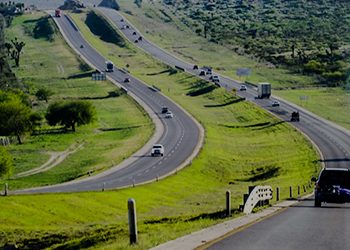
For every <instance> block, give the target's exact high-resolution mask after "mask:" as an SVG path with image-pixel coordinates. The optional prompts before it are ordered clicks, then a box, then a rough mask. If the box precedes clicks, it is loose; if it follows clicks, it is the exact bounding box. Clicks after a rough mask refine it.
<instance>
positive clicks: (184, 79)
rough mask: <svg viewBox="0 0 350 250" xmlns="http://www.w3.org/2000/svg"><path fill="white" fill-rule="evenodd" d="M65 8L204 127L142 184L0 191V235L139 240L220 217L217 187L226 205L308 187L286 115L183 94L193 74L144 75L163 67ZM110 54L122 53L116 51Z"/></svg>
mask: <svg viewBox="0 0 350 250" xmlns="http://www.w3.org/2000/svg"><path fill="white" fill-rule="evenodd" d="M73 17H74V20H75V21H76V22H77V25H78V26H79V27H80V29H81V31H82V33H83V35H84V36H85V37H86V38H87V39H88V40H89V42H90V43H91V44H92V45H93V46H94V47H97V48H98V50H100V51H101V53H103V54H105V55H109V59H111V60H113V61H114V62H115V63H116V64H117V65H118V66H119V67H120V66H121V65H124V64H125V63H129V62H130V65H131V67H130V70H131V71H132V73H133V74H135V75H136V76H138V77H139V78H140V79H141V80H144V81H146V82H148V83H151V84H154V85H156V86H157V87H159V88H161V89H163V90H164V91H163V92H164V94H166V95H167V96H169V97H171V98H172V99H174V100H175V101H176V102H177V103H179V104H180V105H181V106H183V107H184V108H185V109H187V110H188V111H189V112H191V113H192V114H193V115H194V116H195V117H196V118H197V119H198V121H199V122H200V123H201V124H202V125H203V126H204V127H205V130H206V134H205V144H204V146H203V148H202V150H201V152H200V154H199V155H198V157H197V158H196V159H195V160H193V162H192V164H191V165H190V166H188V167H186V168H185V169H183V170H182V171H180V172H178V173H177V174H176V175H173V176H171V177H168V178H166V179H164V180H161V181H159V182H155V183H152V184H148V185H144V186H140V187H135V188H131V189H124V190H118V191H108V192H87V193H78V194H76V193H72V194H55V195H53V194H48V195H30V196H14V197H2V198H1V199H2V202H1V203H0V210H1V211H4V212H3V213H0V222H1V223H0V232H2V234H3V237H0V239H1V240H2V241H1V243H3V242H5V241H9V242H17V243H18V245H19V246H21V244H22V243H26V244H27V245H28V244H30V242H29V241H25V239H31V242H33V244H34V243H37V244H47V245H48V246H51V247H52V248H53V249H55V247H58V245H60V246H61V247H66V248H68V246H69V247H73V246H76V248H87V247H91V248H93V249H148V248H150V247H152V246H155V245H158V244H160V243H162V242H165V241H167V240H170V239H174V238H177V237H179V236H182V235H184V234H187V233H189V232H193V231H196V230H199V229H201V228H204V227H207V226H209V225H213V224H216V223H219V222H222V221H223V220H224V219H223V218H222V217H221V216H222V213H220V212H221V211H223V209H224V207H225V191H226V190H231V191H232V207H233V209H235V211H236V209H237V208H238V206H239V204H241V202H242V195H243V193H246V192H247V189H248V186H249V185H260V184H269V185H272V186H273V187H274V188H275V187H276V186H279V187H280V188H281V196H282V198H286V197H287V196H288V194H289V191H288V187H289V186H290V185H292V186H293V187H294V188H295V187H296V186H297V185H306V186H307V188H308V191H310V190H311V186H309V180H310V177H311V176H312V175H314V174H315V173H316V172H317V171H318V169H319V163H318V161H317V159H318V156H317V154H316V153H315V151H314V150H313V148H312V146H311V145H310V143H309V142H308V141H307V140H306V139H305V138H303V137H302V136H301V135H300V133H299V132H298V131H296V130H295V129H294V128H293V127H291V126H290V125H289V124H288V123H281V122H280V121H279V120H278V119H276V118H275V117H273V116H272V115H270V114H269V113H267V112H265V111H264V110H261V109H260V108H258V107H256V106H255V105H253V104H251V103H249V102H246V101H240V102H235V103H233V102H234V101H235V100H237V98H236V97H235V96H233V95H232V93H228V92H226V91H225V90H223V89H220V88H216V89H215V90H213V91H211V92H208V93H206V94H202V95H198V96H196V97H191V96H188V95H186V94H187V93H188V92H189V91H191V90H193V89H198V88H200V87H199V80H198V79H196V78H195V77H193V76H190V75H187V74H185V73H181V72H177V73H176V74H169V73H159V74H152V75H149V73H156V72H163V71H165V70H166V69H167V67H166V66H165V65H163V64H161V63H159V62H157V61H155V60H154V59H152V58H151V57H149V56H148V55H147V54H145V53H141V52H139V51H137V50H136V49H135V48H133V47H132V45H131V44H127V46H126V47H125V48H118V47H116V46H113V45H110V44H106V43H103V42H101V41H100V40H99V39H97V38H95V37H94V36H92V35H91V34H90V32H89V31H88V29H87V28H86V27H85V26H84V24H83V22H82V21H81V20H83V19H84V15H73ZM79 20H80V21H79ZM119 55H131V57H132V58H131V59H129V57H125V58H123V59H121V58H120V56H119ZM124 59H125V60H126V61H123V60H124ZM231 102H232V104H227V103H231ZM224 104H227V105H224ZM175 115H176V114H175ZM131 197H132V198H134V199H135V200H136V202H137V213H138V219H139V223H138V228H139V239H140V243H139V244H138V245H137V246H135V247H130V246H129V245H128V235H127V234H128V227H127V212H126V207H127V206H126V204H127V199H128V198H131ZM9 207H11V209H8V208H9ZM237 215H239V213H235V216H237ZM55 244H56V245H55Z"/></svg>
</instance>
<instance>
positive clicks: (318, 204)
mask: <svg viewBox="0 0 350 250" xmlns="http://www.w3.org/2000/svg"><path fill="white" fill-rule="evenodd" d="M315 207H321V201H320V200H318V199H315Z"/></svg>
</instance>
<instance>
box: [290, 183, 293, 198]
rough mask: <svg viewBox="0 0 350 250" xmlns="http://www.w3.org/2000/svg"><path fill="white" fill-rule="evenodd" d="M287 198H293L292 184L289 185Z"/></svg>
mask: <svg viewBox="0 0 350 250" xmlns="http://www.w3.org/2000/svg"><path fill="white" fill-rule="evenodd" d="M289 198H290V199H292V198H293V188H292V186H289Z"/></svg>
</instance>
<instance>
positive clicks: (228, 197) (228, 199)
mask: <svg viewBox="0 0 350 250" xmlns="http://www.w3.org/2000/svg"><path fill="white" fill-rule="evenodd" d="M226 217H231V192H230V191H229V190H227V191H226Z"/></svg>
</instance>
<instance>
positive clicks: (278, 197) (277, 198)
mask: <svg viewBox="0 0 350 250" xmlns="http://www.w3.org/2000/svg"><path fill="white" fill-rule="evenodd" d="M279 200H280V188H279V187H276V201H279Z"/></svg>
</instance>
